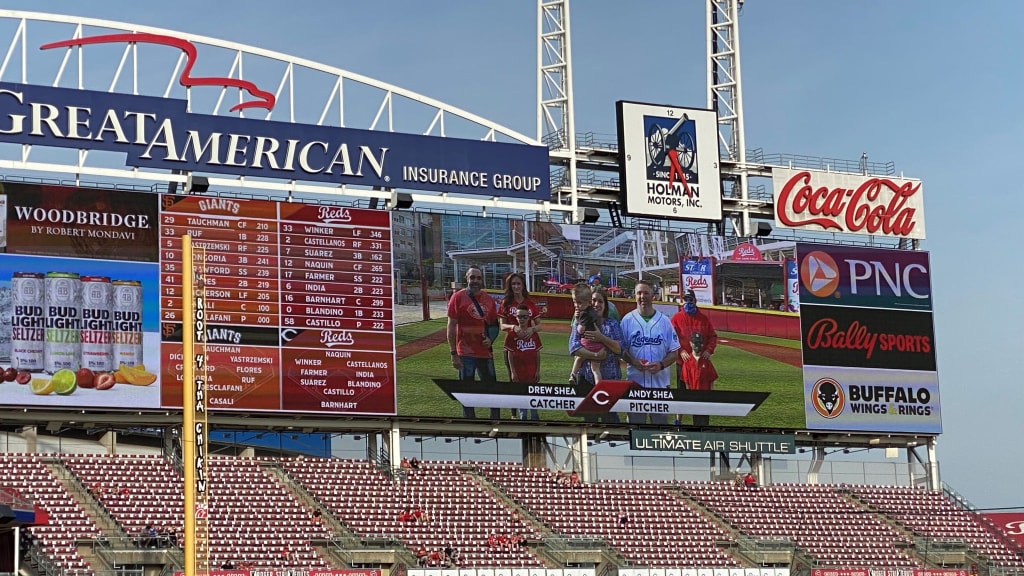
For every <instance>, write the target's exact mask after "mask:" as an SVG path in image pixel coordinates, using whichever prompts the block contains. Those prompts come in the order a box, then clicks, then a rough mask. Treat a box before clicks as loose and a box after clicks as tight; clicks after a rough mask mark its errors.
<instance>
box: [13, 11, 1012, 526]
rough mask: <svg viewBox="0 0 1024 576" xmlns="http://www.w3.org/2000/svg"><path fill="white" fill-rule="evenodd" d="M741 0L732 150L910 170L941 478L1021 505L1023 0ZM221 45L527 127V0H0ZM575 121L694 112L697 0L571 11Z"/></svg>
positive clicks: (985, 501)
mask: <svg viewBox="0 0 1024 576" xmlns="http://www.w3.org/2000/svg"><path fill="white" fill-rule="evenodd" d="M974 4H975V3H971V2H952V1H925V0H913V1H910V0H908V1H904V2H882V1H880V0H866V1H863V2H827V3H826V2H820V1H810V0H801V1H797V0H771V1H768V0H749V1H748V2H747V3H746V6H745V7H744V10H743V15H742V17H741V19H740V23H741V49H742V65H743V67H742V74H743V83H744V93H743V97H744V108H745V116H746V117H745V121H746V140H747V145H748V148H762V149H764V151H765V152H766V153H792V154H805V155H812V156H824V157H836V158H846V159H851V160H856V159H858V158H860V156H861V153H863V152H867V154H868V156H869V159H870V160H872V161H878V162H885V161H893V162H895V163H896V167H897V170H898V171H901V172H903V173H904V174H905V175H907V176H912V177H916V178H920V179H922V180H923V181H924V190H925V218H926V222H927V230H928V239H927V240H926V241H925V243H924V247H925V248H926V249H928V250H930V251H931V253H932V271H933V285H934V293H935V309H936V315H935V323H936V332H937V338H936V339H937V349H938V353H939V370H940V382H941V390H942V399H943V412H944V418H943V427H944V430H945V433H944V434H943V435H942V436H941V437H940V438H939V443H938V458H939V461H940V466H941V474H942V478H943V480H944V481H946V482H947V483H949V484H951V485H952V486H954V487H955V488H956V489H957V490H959V491H960V492H962V493H964V494H965V495H966V496H967V497H968V498H969V499H970V500H971V501H972V502H974V503H975V504H976V505H978V506H981V507H1010V506H1019V505H1021V504H1022V502H1021V497H1020V490H1019V487H1018V486H1016V482H1015V481H1016V479H1017V478H1020V477H1022V476H1024V464H1022V463H1021V460H1020V459H1019V458H1015V457H1016V456H1017V455H1018V454H1019V449H1017V448H1014V446H1016V445H1017V444H1016V441H1017V439H1018V437H1019V436H1020V435H1021V432H1022V429H1024V425H1022V424H1021V418H1020V416H1019V414H1018V408H1019V407H1021V405H1022V404H1024V402H1022V401H1024V391H1022V386H1021V385H1020V384H1019V379H1020V376H1019V375H1020V374H1021V373H1022V372H1024V346H1022V344H1024V337H1022V336H1021V330H1020V326H1021V325H1024V306H1021V303H1020V295H1019V294H1018V293H1017V291H1018V289H1019V286H1020V281H1021V271H1020V264H1021V262H1022V261H1024V259H1022V257H1021V256H1020V253H1019V243H1020V240H1019V238H1020V234H1019V230H1020V228H1021V217H1020V214H1021V213H1022V210H1024V196H1022V194H1021V190H1020V187H1021V186H1020V183H1019V180H1017V179H1016V178H1012V177H1009V175H1008V174H1003V172H1004V171H1008V170H1010V169H1012V167H1013V166H1015V165H1017V163H1018V162H1019V158H1020V153H1021V150H1022V149H1024V146H1022V144H1024V142H1022V140H1024V136H1022V134H1024V113H1022V112H1021V109H1020V106H1019V104H1018V102H1019V95H1020V93H1021V91H1022V89H1024V76H1022V75H1021V73H1020V61H1019V60H1020V55H1021V54H1024V45H1022V40H1021V35H1020V29H1019V25H1020V23H1021V22H1024V3H1018V2H1015V1H1011V0H1001V1H996V2H990V3H985V5H984V8H980V7H976V6H975V5H974ZM4 5H5V7H6V8H13V9H24V10H43V11H47V12H54V13H64V14H78V15H83V16H90V17H96V18H106V19H115V20H123V21H127V22H135V23H139V24H147V25H153V26H160V27H165V28H169V29H176V30H182V31H187V32H191V33H196V34H203V35H208V36H214V37H219V38H223V39H227V40H232V41H237V42H241V43H244V44H250V45H255V46H260V47H263V48H267V49H271V50H277V51H280V52H284V53H288V54H292V55H295V56H300V57H304V58H308V59H311V60H315V61H320V62H324V63H327V64H330V65H334V66H337V67H340V68H343V69H347V70H349V71H352V72H357V73H361V74H365V75H367V76H370V77H372V78H376V79H379V80H383V81H386V82H390V83H392V84H395V85H398V86H400V87H403V88H406V89H409V90H412V91H415V92H418V93H421V94H424V95H426V96H430V97H433V98H436V99H439V100H441V101H444V102H447V103H449V104H452V105H455V106H459V107H461V108H463V109H465V110H468V111H470V112H474V113H477V114H479V115H481V116H484V117H486V118H489V119H490V120H493V121H496V122H499V123H502V124H505V125H507V126H509V127H511V128H513V129H517V130H519V131H521V132H524V133H527V134H534V133H535V131H536V129H535V125H536V119H535V118H536V116H535V114H536V113H535V106H536V104H535V99H536V84H535V74H536V73H535V66H536V48H535V43H536V40H535V33H536V3H535V2H533V1H529V0H517V1H515V2H500V3H499V2H474V1H470V0H448V1H444V2H442V1H432V2H427V1H422V0H376V1H374V2H365V1H362V2H356V1H334V0H332V1H328V0H320V1H302V2H267V1H263V0H255V1H250V2H240V1H233V0H218V1H216V2H210V1H209V0H206V1H202V2H200V1H196V0H179V1H177V2H139V1H138V0H108V1H106V2H89V3H86V2H80V1H72V0H62V1H48V2H40V1H39V0H7V1H5V2H4ZM572 10H573V11H572V34H573V59H574V62H573V63H574V73H575V85H574V88H575V95H576V122H577V130H578V131H593V132H597V133H602V134H608V135H612V134H614V132H615V127H614V117H615V114H614V103H615V101H616V100H620V99H625V100H638V101H646V102H657V103H668V104H678V105H683V106H687V105H690V106H696V107H703V106H704V105H705V101H706V96H705V69H704V54H705V49H704V42H705V37H704V8H703V3H702V2H697V1H693V2H675V3H665V2H653V1H647V0H637V1H632V2H622V1H618V2H616V1H612V0H586V1H577V2H576V3H575V4H573V5H572Z"/></svg>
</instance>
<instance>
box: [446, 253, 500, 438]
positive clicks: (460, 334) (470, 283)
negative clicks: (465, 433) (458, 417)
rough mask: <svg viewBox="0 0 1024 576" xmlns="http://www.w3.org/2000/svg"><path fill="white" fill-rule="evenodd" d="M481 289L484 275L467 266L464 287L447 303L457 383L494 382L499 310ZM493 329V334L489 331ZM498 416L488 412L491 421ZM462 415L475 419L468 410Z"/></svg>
mask: <svg viewBox="0 0 1024 576" xmlns="http://www.w3.org/2000/svg"><path fill="white" fill-rule="evenodd" d="M483 288H484V273H483V271H482V270H481V269H480V268H479V267H477V266H470V267H469V270H466V287H465V288H463V289H462V290H459V291H458V292H456V293H454V294H452V297H451V298H450V299H449V300H448V348H449V349H450V350H451V354H452V367H453V368H455V369H456V370H458V372H459V379H460V380H473V379H475V378H476V377H477V375H479V377H480V381H481V382H496V381H497V378H496V377H495V372H494V352H493V351H492V349H491V345H492V344H493V343H494V339H495V338H497V337H498V331H497V330H496V328H497V326H498V307H497V304H495V302H494V299H493V298H491V296H490V295H489V294H487V293H486V292H484V290H483ZM492 326H493V327H494V328H495V329H494V330H490V329H489V327H492ZM489 332H490V333H489ZM500 414H501V411H500V410H499V409H497V408H491V414H490V416H491V419H492V420H497V419H498V418H499V417H500ZM462 415H463V416H464V417H466V418H476V412H475V411H474V409H473V408H471V407H468V406H463V408H462Z"/></svg>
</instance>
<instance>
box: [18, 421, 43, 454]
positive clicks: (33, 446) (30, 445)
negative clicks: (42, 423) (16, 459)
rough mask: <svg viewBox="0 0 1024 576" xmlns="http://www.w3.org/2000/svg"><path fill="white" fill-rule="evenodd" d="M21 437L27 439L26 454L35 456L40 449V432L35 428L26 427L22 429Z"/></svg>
mask: <svg viewBox="0 0 1024 576" xmlns="http://www.w3.org/2000/svg"><path fill="white" fill-rule="evenodd" d="M21 437H22V438H24V439H25V453H26V454H35V453H36V450H37V449H38V445H37V442H36V440H37V439H38V437H39V430H38V429H37V428H36V427H35V426H25V427H24V428H22V429H21Z"/></svg>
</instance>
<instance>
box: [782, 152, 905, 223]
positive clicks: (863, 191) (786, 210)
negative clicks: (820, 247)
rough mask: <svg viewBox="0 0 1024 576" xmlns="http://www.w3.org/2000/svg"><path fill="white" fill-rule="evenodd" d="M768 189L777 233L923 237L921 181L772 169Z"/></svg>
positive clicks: (819, 171)
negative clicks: (787, 230) (772, 197)
mask: <svg viewBox="0 0 1024 576" xmlns="http://www.w3.org/2000/svg"><path fill="white" fill-rule="evenodd" d="M772 188H773V190H774V195H775V225H776V226H778V227H780V228H795V229H802V230H814V231H820V232H839V233H846V234H870V235H875V236H888V237H891V238H916V239H924V238H925V223H924V192H923V191H922V190H921V181H920V180H910V179H906V178H889V177H878V176H864V175H861V174H847V173H838V172H825V171H821V170H802V169H800V170H794V169H791V168H781V167H775V168H772Z"/></svg>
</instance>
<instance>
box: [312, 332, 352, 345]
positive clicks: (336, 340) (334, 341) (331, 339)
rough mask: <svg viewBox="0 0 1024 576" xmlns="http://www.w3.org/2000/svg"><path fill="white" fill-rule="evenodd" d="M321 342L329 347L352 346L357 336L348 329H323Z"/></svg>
mask: <svg viewBox="0 0 1024 576" xmlns="http://www.w3.org/2000/svg"><path fill="white" fill-rule="evenodd" d="M320 343H321V344H323V345H324V346H327V347H328V348H333V347H335V346H351V345H353V344H355V338H353V337H352V333H351V332H349V331H347V330H321V331H320Z"/></svg>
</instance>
